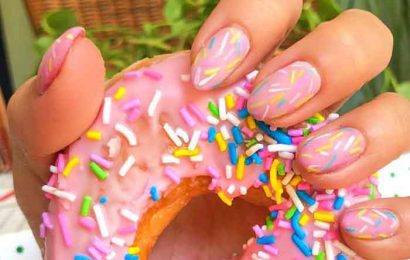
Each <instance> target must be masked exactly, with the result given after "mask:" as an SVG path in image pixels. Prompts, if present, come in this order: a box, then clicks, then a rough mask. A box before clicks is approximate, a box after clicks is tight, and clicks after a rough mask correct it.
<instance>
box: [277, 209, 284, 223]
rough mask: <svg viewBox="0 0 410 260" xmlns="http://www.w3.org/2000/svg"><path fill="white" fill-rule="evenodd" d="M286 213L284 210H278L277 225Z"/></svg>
mask: <svg viewBox="0 0 410 260" xmlns="http://www.w3.org/2000/svg"><path fill="white" fill-rule="evenodd" d="M284 215H285V213H284V212H283V211H279V212H278V215H277V216H276V219H275V226H277V225H278V223H279V221H281V220H282V219H283V217H284Z"/></svg>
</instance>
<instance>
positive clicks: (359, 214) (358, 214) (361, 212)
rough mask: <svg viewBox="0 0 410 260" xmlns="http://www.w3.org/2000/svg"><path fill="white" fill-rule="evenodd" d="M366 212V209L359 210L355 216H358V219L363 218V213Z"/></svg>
mask: <svg viewBox="0 0 410 260" xmlns="http://www.w3.org/2000/svg"><path fill="white" fill-rule="evenodd" d="M366 211H367V209H362V210H360V211H359V213H357V216H358V217H361V216H363V215H364V213H366Z"/></svg>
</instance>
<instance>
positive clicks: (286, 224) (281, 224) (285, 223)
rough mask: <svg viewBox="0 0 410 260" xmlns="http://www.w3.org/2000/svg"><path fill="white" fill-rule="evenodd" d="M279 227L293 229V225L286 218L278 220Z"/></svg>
mask: <svg viewBox="0 0 410 260" xmlns="http://www.w3.org/2000/svg"><path fill="white" fill-rule="evenodd" d="M278 227H281V228H284V229H292V226H291V224H290V222H289V221H286V220H279V221H278Z"/></svg>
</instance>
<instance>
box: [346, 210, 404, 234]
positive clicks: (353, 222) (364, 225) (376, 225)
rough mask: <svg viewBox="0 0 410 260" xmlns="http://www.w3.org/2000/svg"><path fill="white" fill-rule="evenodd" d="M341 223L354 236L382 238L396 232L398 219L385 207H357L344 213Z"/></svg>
mask: <svg viewBox="0 0 410 260" xmlns="http://www.w3.org/2000/svg"><path fill="white" fill-rule="evenodd" d="M341 225H342V228H343V229H344V231H345V232H346V233H347V234H349V235H351V236H353V237H355V238H359V239H366V240H369V239H384V238H388V237H391V236H393V235H394V234H395V233H396V231H397V229H398V228H399V219H398V217H397V216H396V215H395V214H394V213H393V212H391V211H390V210H387V209H372V208H359V209H354V210H348V211H347V212H346V213H344V215H343V218H342V222H341Z"/></svg>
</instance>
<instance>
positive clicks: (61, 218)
mask: <svg viewBox="0 0 410 260" xmlns="http://www.w3.org/2000/svg"><path fill="white" fill-rule="evenodd" d="M58 222H59V224H60V230H61V234H62V235H63V240H64V243H65V245H66V246H68V247H70V246H71V245H72V244H73V240H72V238H71V234H70V231H69V229H68V226H67V218H66V216H65V215H64V214H63V213H59V214H58Z"/></svg>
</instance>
